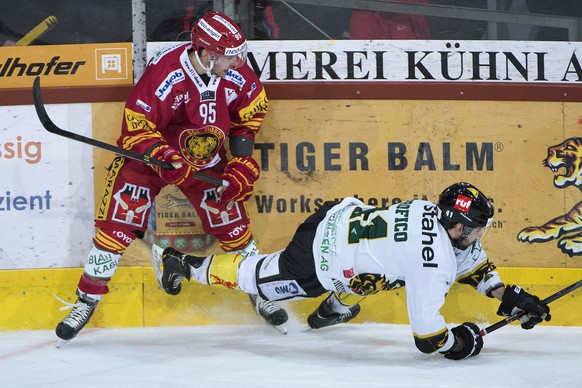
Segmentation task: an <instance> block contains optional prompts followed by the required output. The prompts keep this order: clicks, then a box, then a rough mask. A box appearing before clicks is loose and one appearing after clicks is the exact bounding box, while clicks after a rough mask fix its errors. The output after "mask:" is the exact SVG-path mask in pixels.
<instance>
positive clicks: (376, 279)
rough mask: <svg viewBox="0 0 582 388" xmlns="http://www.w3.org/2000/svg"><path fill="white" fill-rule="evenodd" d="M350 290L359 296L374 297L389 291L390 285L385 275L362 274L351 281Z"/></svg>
mask: <svg viewBox="0 0 582 388" xmlns="http://www.w3.org/2000/svg"><path fill="white" fill-rule="evenodd" d="M350 289H351V290H352V292H354V293H355V294H358V295H372V294H375V293H377V292H380V291H383V290H386V289H388V285H387V283H386V277H385V276H384V275H379V274H375V273H361V274H358V275H357V276H356V277H354V278H353V279H352V280H350Z"/></svg>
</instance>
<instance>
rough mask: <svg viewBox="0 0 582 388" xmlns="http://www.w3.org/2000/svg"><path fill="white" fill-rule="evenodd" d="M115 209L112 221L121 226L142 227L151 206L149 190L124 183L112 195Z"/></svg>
mask: <svg viewBox="0 0 582 388" xmlns="http://www.w3.org/2000/svg"><path fill="white" fill-rule="evenodd" d="M113 199H114V200H115V208H114V210H113V215H112V217H111V218H112V219H113V220H114V221H117V222H121V223H122V224H127V225H132V226H137V227H140V228H141V227H143V226H144V223H145V221H146V218H145V215H146V213H147V210H148V209H149V208H150V207H151V206H152V201H151V198H150V189H148V188H147V187H141V186H136V185H133V184H131V183H126V184H125V186H123V188H122V189H121V190H119V191H117V192H116V193H115V194H114V195H113Z"/></svg>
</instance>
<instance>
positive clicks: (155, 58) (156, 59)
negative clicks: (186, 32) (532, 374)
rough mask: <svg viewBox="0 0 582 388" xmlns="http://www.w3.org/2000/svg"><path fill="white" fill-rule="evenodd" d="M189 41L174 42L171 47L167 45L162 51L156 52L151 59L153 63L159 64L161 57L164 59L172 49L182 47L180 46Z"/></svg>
mask: <svg viewBox="0 0 582 388" xmlns="http://www.w3.org/2000/svg"><path fill="white" fill-rule="evenodd" d="M188 44H189V43H178V44H174V45H172V46H169V47H165V48H163V49H161V50H160V51H158V52H157V53H155V54H154V56H153V57H152V59H151V62H150V63H151V64H154V65H155V64H157V63H158V62H159V61H160V59H162V58H163V57H164V56H165V55H166V54H167V53H169V52H170V51H174V49H176V48H178V47H180V46H186V45H188Z"/></svg>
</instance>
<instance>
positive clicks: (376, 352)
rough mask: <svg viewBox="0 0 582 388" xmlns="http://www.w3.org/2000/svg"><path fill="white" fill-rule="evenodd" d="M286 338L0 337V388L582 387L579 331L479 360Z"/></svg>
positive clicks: (339, 338)
mask: <svg viewBox="0 0 582 388" xmlns="http://www.w3.org/2000/svg"><path fill="white" fill-rule="evenodd" d="M301 328H302V327H301V325H300V324H299V323H295V322H293V323H292V324H291V325H290V326H289V333H288V334H287V335H282V334H279V333H278V332H277V331H275V330H274V329H273V328H270V327H267V326H266V325H264V324H262V323H258V324H254V325H240V326H194V327H156V328H148V327H146V328H125V329H91V328H87V329H85V330H84V331H82V332H81V333H80V334H79V336H77V338H75V339H74V340H73V341H71V342H70V343H68V344H67V345H66V346H64V347H61V348H60V349H57V348H56V346H55V345H56V337H55V335H54V333H53V332H52V331H7V332H0V387H4V388H8V387H10V388H12V387H18V388H21V387H59V388H63V387H108V388H109V387H163V388H171V387H229V388H230V387H232V388H234V387H253V388H256V387H334V388H341V387H367V386H370V387H453V388H456V387H486V388H494V387H519V388H523V387H560V388H562V387H582V374H581V370H582V328H581V327H575V328H571V327H570V328H566V327H552V326H544V325H540V326H538V327H536V328H535V329H533V330H530V331H525V330H522V329H521V328H519V326H506V327H503V328H501V329H499V330H497V331H495V332H492V333H490V334H489V335H487V336H486V337H484V340H485V346H484V348H483V350H482V351H481V354H479V355H478V356H476V357H472V358H470V359H467V360H462V361H451V360H447V359H445V358H444V357H442V356H440V355H438V354H432V355H427V354H423V353H420V352H419V351H418V350H416V347H415V346H414V343H413V340H412V335H411V333H410V329H409V327H408V326H407V325H388V324H344V325H338V326H335V327H329V328H325V329H321V330H317V331H311V332H302V331H301Z"/></svg>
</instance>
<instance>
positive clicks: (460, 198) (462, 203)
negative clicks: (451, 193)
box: [454, 194, 473, 213]
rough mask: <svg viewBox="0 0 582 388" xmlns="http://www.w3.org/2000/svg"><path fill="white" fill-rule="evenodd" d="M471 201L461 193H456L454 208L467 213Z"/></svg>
mask: <svg viewBox="0 0 582 388" xmlns="http://www.w3.org/2000/svg"><path fill="white" fill-rule="evenodd" d="M471 203H473V200H472V199H471V198H469V197H466V196H464V195H463V194H459V195H457V200H456V201H455V206H454V208H455V209H457V210H458V211H460V212H463V213H469V209H470V208H471Z"/></svg>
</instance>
